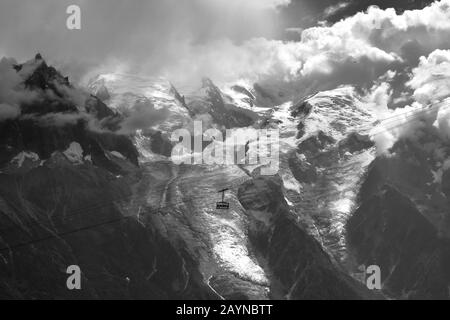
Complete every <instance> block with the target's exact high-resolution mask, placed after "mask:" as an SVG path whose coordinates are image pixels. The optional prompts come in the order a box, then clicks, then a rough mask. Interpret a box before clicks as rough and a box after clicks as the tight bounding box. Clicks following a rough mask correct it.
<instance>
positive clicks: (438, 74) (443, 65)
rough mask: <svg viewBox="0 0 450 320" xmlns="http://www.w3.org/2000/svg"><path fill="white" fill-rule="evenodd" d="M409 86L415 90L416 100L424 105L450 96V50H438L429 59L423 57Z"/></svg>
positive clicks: (413, 73) (414, 70)
mask: <svg viewBox="0 0 450 320" xmlns="http://www.w3.org/2000/svg"><path fill="white" fill-rule="evenodd" d="M408 85H409V86H410V87H411V88H413V89H414V98H415V99H416V100H417V101H419V102H420V103H422V104H429V103H433V102H437V101H440V100H442V99H443V98H445V97H448V96H450V50H436V51H433V52H432V53H431V54H430V55H429V56H428V57H421V58H420V63H419V66H418V67H417V68H414V69H413V71H412V78H411V80H410V81H409V82H408Z"/></svg>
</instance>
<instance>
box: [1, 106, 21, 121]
mask: <svg viewBox="0 0 450 320" xmlns="http://www.w3.org/2000/svg"><path fill="white" fill-rule="evenodd" d="M19 115H20V108H18V107H17V106H10V105H9V104H5V103H0V121H1V120H8V119H14V118H16V117H18V116H19Z"/></svg>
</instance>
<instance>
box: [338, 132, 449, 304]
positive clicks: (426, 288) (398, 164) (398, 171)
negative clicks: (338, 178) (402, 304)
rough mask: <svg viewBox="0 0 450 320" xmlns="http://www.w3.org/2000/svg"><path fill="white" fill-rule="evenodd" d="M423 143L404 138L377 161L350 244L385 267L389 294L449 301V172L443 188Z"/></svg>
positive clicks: (360, 257)
mask: <svg viewBox="0 0 450 320" xmlns="http://www.w3.org/2000/svg"><path fill="white" fill-rule="evenodd" d="M425 138H426V139H428V138H432V137H425ZM432 140H433V141H434V142H436V139H435V138H433V139H432ZM421 145H426V144H424V141H420V143H418V142H414V141H408V140H401V141H399V142H398V143H397V144H396V145H395V146H394V147H393V149H392V150H391V154H390V155H389V156H386V157H378V158H377V159H376V160H375V161H374V162H373V163H372V164H371V167H370V170H369V172H368V174H367V177H366V179H365V182H364V184H363V185H362V187H361V190H360V193H359V203H360V205H359V207H358V209H357V210H356V211H355V213H354V214H353V216H352V217H351V218H350V219H349V221H348V224H347V235H348V242H349V246H350V248H351V250H352V251H353V253H354V255H355V257H356V259H357V261H358V263H360V264H366V265H370V264H377V265H379V266H380V268H381V274H382V282H383V290H384V291H385V292H387V293H388V294H389V295H391V296H393V297H396V298H408V299H448V297H449V291H448V288H449V285H450V271H449V270H450V241H449V237H448V234H449V225H450V224H449V223H448V221H449V218H448V212H449V211H448V208H449V207H448V206H449V203H450V202H449V201H448V194H446V186H447V183H448V182H447V180H446V179H447V176H448V174H447V172H448V171H446V172H444V174H443V176H442V185H441V186H439V185H437V184H436V183H433V176H432V174H431V172H432V170H434V168H433V165H434V164H433V163H432V161H431V160H430V158H429V156H428V155H427V154H426V152H425V150H424V149H423V148H422V147H421ZM441 190H442V193H441ZM446 197H447V199H446ZM441 213H442V215H441Z"/></svg>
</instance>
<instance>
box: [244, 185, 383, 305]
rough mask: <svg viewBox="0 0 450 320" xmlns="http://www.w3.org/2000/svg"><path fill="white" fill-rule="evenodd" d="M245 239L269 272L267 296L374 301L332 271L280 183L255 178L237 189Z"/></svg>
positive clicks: (331, 266) (364, 290)
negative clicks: (246, 220) (246, 222)
mask: <svg viewBox="0 0 450 320" xmlns="http://www.w3.org/2000/svg"><path fill="white" fill-rule="evenodd" d="M238 197H239V201H240V202H241V203H242V205H243V207H244V208H245V209H246V214H247V215H248V217H249V220H250V222H249V237H250V240H251V242H252V244H253V246H254V248H255V250H256V252H257V256H259V258H260V260H261V261H262V264H263V265H265V267H266V270H267V272H268V273H269V274H270V275H271V279H272V287H271V293H272V294H273V295H274V297H278V298H280V297H283V298H287V299H362V298H373V297H375V296H372V295H371V294H370V293H369V292H368V291H367V290H366V289H365V288H363V287H362V285H360V284H359V283H357V282H356V281H355V280H353V279H352V278H350V277H349V276H348V275H346V274H345V273H344V272H343V271H342V270H340V269H339V268H338V267H336V266H335V265H334V264H333V263H332V261H331V260H330V258H329V256H328V255H327V254H326V253H325V251H323V249H322V247H321V245H320V244H319V243H318V242H317V240H316V239H314V237H312V236H311V235H309V234H308V233H307V231H306V230H305V229H304V227H303V226H302V225H301V223H299V222H298V220H297V219H296V217H295V215H294V214H293V213H291V212H290V210H289V206H288V204H287V203H286V201H285V198H284V195H283V191H282V181H281V179H280V178H279V177H277V176H274V177H264V176H258V177H255V178H253V179H252V180H251V181H248V182H246V183H244V184H243V185H241V186H240V188H239V191H238Z"/></svg>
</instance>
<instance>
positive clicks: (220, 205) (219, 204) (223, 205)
mask: <svg viewBox="0 0 450 320" xmlns="http://www.w3.org/2000/svg"><path fill="white" fill-rule="evenodd" d="M216 209H218V210H228V209H230V203H229V202H224V201H220V202H217V204H216Z"/></svg>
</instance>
